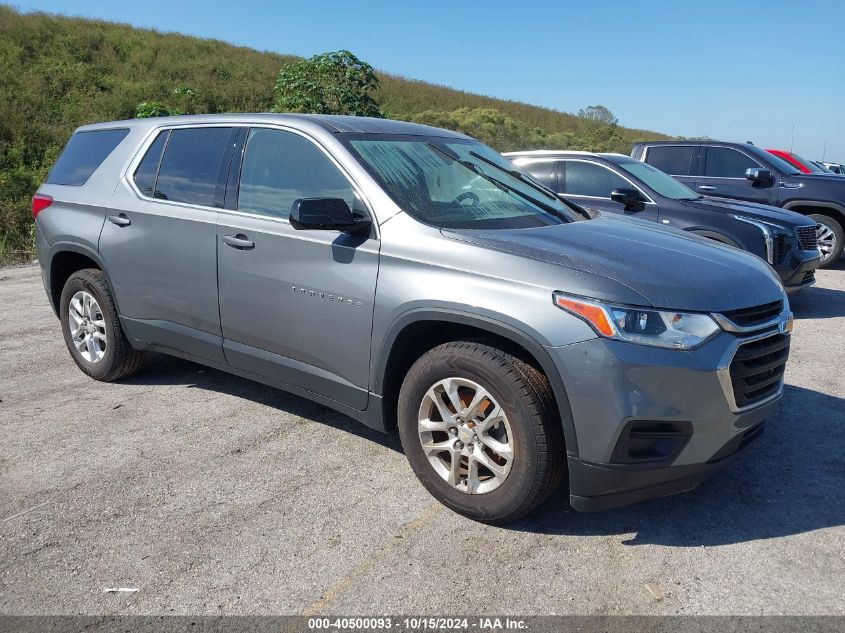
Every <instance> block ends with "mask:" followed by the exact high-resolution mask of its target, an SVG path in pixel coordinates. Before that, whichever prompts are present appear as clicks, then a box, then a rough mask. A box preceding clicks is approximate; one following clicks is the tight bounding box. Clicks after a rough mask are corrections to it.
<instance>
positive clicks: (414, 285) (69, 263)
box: [33, 114, 792, 523]
mask: <svg viewBox="0 0 845 633" xmlns="http://www.w3.org/2000/svg"><path fill="white" fill-rule="evenodd" d="M577 211H578V207H577V205H573V204H571V203H567V202H566V201H565V200H559V199H558V198H556V196H555V195H554V194H553V193H552V192H550V191H548V190H547V189H545V188H544V187H543V186H542V185H539V184H538V183H536V182H535V181H534V180H532V179H531V178H530V177H529V176H527V175H526V174H525V173H523V172H521V171H519V170H518V169H516V168H514V166H513V165H511V164H510V163H509V162H508V161H506V160H505V159H504V158H502V157H501V156H500V155H499V154H497V153H496V152H495V151H493V150H492V149H490V148H488V147H486V146H484V145H482V144H481V143H478V142H477V141H475V140H473V139H471V138H468V137H466V136H463V135H461V134H456V133H453V132H449V131H446V130H441V129H436V128H431V127H426V126H420V125H414V124H410V123H403V122H398V121H388V120H379V119H366V118H354V117H340V116H309V115H259V114H243V115H220V116H217V115H215V116H190V117H187V116H186V117H176V118H159V119H146V120H134V121H120V122H113V123H103V124H98V125H90V126H85V127H82V128H80V129H78V130H77V131H76V132H75V133H74V135H73V136H72V137H71V139H70V141H69V142H68V145H67V147H66V148H65V150H64V152H63V154H62V155H61V157H60V158H59V160H58V161H57V163H56V165H55V166H54V168H53V170H52V171H51V173H50V175H49V177H48V179H47V181H46V183H44V184H43V185H42V186H41V188H40V189H39V190H38V193H37V195H36V196H35V198H34V199H33V214H34V215H35V216H36V219H35V224H36V227H35V235H36V242H37V248H38V253H39V261H40V263H41V266H42V272H43V279H44V286H45V289H46V291H47V295H48V297H49V299H50V302H51V303H52V305H53V308H54V309H55V311H56V313H57V315H58V316H59V318H60V319H61V328H62V333H63V335H64V338H65V341H66V343H67V346H68V349H69V350H70V354H71V356H72V357H73V360H74V361H75V362H76V364H77V365H78V366H79V368H80V369H82V371H84V372H85V373H86V374H88V375H89V376H91V377H92V378H95V379H97V380H103V381H113V380H119V379H123V378H126V377H127V376H129V375H130V374H132V373H133V372H135V371H137V370H139V369H140V368H141V366H142V357H143V353H144V352H145V351H147V350H155V351H158V352H164V353H167V354H172V355H175V356H180V357H183V358H187V359H190V360H193V361H196V362H198V363H202V364H204V365H208V366H211V367H215V368H218V369H221V370H223V371H226V372H230V373H232V374H237V375H240V376H245V377H247V378H251V379H254V380H258V381H261V382H264V383H267V384H270V385H274V386H277V387H279V388H281V389H285V390H287V391H290V392H293V393H295V394H299V395H301V396H303V397H306V398H310V399H312V400H315V401H317V402H320V403H323V404H325V405H327V406H330V407H333V408H335V409H337V410H339V411H341V412H343V413H345V414H347V415H349V416H351V417H353V418H355V419H357V420H360V421H361V422H363V423H364V424H366V425H368V426H371V427H373V428H375V429H380V430H384V431H394V430H398V432H399V435H400V437H401V440H402V445H403V447H404V449H405V453H406V455H407V457H408V460H409V462H410V464H411V467H412V468H413V470H414V472H415V473H416V475H417V477H418V478H419V479H420V481H421V482H422V483H423V485H424V486H425V487H426V488H427V489H428V490H429V491H430V492H431V494H433V495H434V496H435V497H436V498H437V499H439V500H440V501H442V502H443V503H444V504H446V505H447V506H448V507H450V508H452V509H454V510H455V511H457V512H460V513H462V514H464V515H466V516H468V517H471V518H473V519H477V520H480V521H485V522H491V523H497V522H506V521H511V520H513V519H515V518H517V517H519V516H521V515H523V514H525V513H526V512H528V511H530V510H532V509H533V508H535V507H536V506H538V505H539V504H540V503H541V502H542V501H543V500H544V499H545V498H546V497H548V496H549V494H551V492H552V491H553V490H554V489H555V488H556V487H557V486H558V485H559V484H560V483H561V482H562V481H563V480H568V487H569V492H570V502H571V504H572V505H573V506H574V507H575V508H576V509H578V510H597V509H604V508H610V507H614V506H619V505H622V504H626V503H630V502H633V501H638V500H641V499H645V498H649V497H655V496H662V495H667V494H673V493H677V492H682V491H685V490H689V489H691V488H693V487H695V486H696V485H698V484H699V483H701V482H702V481H704V480H705V479H706V478H707V477H708V476H710V475H711V474H712V473H713V472H714V471H715V470H717V469H718V468H720V467H722V466H723V465H724V464H726V463H727V462H728V461H730V460H731V459H732V458H733V457H734V456H736V455H737V454H738V453H739V452H740V451H741V449H743V448H744V447H745V446H747V445H748V444H749V443H750V442H751V441H752V440H753V439H755V438H756V437H758V436H759V434H760V432H761V430H762V428H763V420H764V418H765V417H766V416H767V414H769V413H770V412H771V411H772V409H773V407H775V406H776V404H777V400H778V399H779V398H780V397H781V394H782V391H783V372H784V366H785V363H786V360H787V356H788V353H789V340H790V337H789V332H790V329H791V325H792V315H791V312H790V309H789V303H788V301H787V298H786V295H785V294H784V290H783V286H782V285H781V283H780V281H779V280H778V278H777V276H776V275H775V274H774V273H773V272H772V270H771V268H769V266H768V265H767V264H766V263H765V262H763V261H762V260H760V259H759V258H756V257H754V256H752V255H749V254H747V253H744V252H741V251H739V250H737V249H734V248H730V247H726V246H721V245H718V244H714V243H712V242H710V241H707V240H705V239H703V238H699V237H696V236H694V235H690V234H685V233H681V232H679V231H676V230H674V229H671V228H662V227H655V226H654V225H653V224H651V223H645V222H641V221H638V220H634V219H628V218H620V217H600V218H597V219H594V220H584V218H583V216H582V215H580V214H579V213H578V212H577ZM356 463H357V462H356Z"/></svg>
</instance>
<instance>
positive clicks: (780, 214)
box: [680, 197, 816, 228]
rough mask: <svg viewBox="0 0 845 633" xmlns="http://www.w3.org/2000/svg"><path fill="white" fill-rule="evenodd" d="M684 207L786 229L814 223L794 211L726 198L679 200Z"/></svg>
mask: <svg viewBox="0 0 845 633" xmlns="http://www.w3.org/2000/svg"><path fill="white" fill-rule="evenodd" d="M680 202H681V204H682V205H684V206H685V207H693V208H696V209H703V210H705V211H721V212H722V213H735V214H736V215H742V216H745V217H749V218H754V219H755V220H763V221H764V222H774V223H775V224H779V225H781V226H784V227H787V228H794V227H796V226H813V225H815V224H816V223H815V222H813V221H812V220H811V219H810V218H808V217H806V216H803V215H801V214H800V213H795V212H794V211H787V210H785V209H779V208H778V207H772V206H769V205H767V204H758V203H756V202H745V201H744V200H729V199H726V198H710V197H702V198H699V199H697V200H681V201H680Z"/></svg>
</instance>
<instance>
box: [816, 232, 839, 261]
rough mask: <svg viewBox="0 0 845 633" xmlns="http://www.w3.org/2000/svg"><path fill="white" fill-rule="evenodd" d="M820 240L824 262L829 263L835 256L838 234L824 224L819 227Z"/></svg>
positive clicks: (820, 250) (820, 249)
mask: <svg viewBox="0 0 845 633" xmlns="http://www.w3.org/2000/svg"><path fill="white" fill-rule="evenodd" d="M818 240H819V252H820V253H821V255H822V261H827V260H828V259H830V257H831V256H832V255H833V252H834V250H835V249H836V234H835V233H834V232H833V229H831V228H830V227H829V226H826V225H824V224H819V225H818Z"/></svg>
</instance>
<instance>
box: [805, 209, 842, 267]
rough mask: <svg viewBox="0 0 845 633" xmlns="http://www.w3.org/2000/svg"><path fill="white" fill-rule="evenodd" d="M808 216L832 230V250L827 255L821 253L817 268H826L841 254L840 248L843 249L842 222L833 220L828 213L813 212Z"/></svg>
mask: <svg viewBox="0 0 845 633" xmlns="http://www.w3.org/2000/svg"><path fill="white" fill-rule="evenodd" d="M810 217H811V218H813V220H815V221H816V222H818V223H819V224H823V225H824V226H826V227H827V228H829V229H830V230H831V231H832V232H833V239H834V246H833V251H832V252H831V253H830V254H829V255H828V256H827V257H825V256H824V255H822V263H821V264H820V265H819V268H827V267H828V266H832V265H833V264H835V263H836V262H837V260H838V259H839V258H840V257H841V256H842V250H843V249H845V230H843V228H842V224H840V223H839V222H837V221H836V220H834V219H833V218H832V217H830V216H829V215H821V214H819V213H813V214H811V215H810Z"/></svg>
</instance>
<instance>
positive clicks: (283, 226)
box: [217, 127, 379, 409]
mask: <svg viewBox="0 0 845 633" xmlns="http://www.w3.org/2000/svg"><path fill="white" fill-rule="evenodd" d="M245 141H246V142H245V149H244V151H243V153H242V155H243V158H242V161H241V163H242V164H241V165H240V169H239V170H238V169H237V167H236V166H235V165H233V172H238V171H239V173H240V182H239V183H237V182H236V183H232V184H230V187H229V189H230V192H231V193H235V194H236V195H234V196H230V195H229V193H230V192H227V196H226V205H225V206H226V207H227V208H226V209H223V210H221V211H220V217H219V224H218V228H217V249H218V277H219V288H220V319H221V324H222V331H223V338H224V343H223V345H224V352H225V355H226V359H227V361H228V362H229V363H230V364H231V365H233V366H234V367H237V368H239V369H242V370H245V371H248V372H251V373H254V374H258V375H261V376H265V377H268V378H272V379H274V380H277V381H280V382H283V383H286V384H287V385H292V386H294V387H297V388H300V389H304V390H307V391H310V392H313V393H317V394H321V395H323V396H326V397H328V398H331V399H332V400H335V401H338V402H341V403H343V404H346V405H347V406H351V407H353V408H356V409H365V408H366V406H367V400H368V388H369V363H370V339H371V332H372V322H373V301H374V299H375V290H376V276H377V273H378V257H379V241H378V239H377V238H376V236H375V230H374V233H373V235H372V236H369V237H353V236H350V235H348V234H345V233H340V232H338V231H316V230H312V231H309V230H296V229H294V228H293V227H292V226H291V224H290V222H289V221H288V216H289V214H290V211H291V207H292V205H293V203H294V201H295V200H297V199H299V198H325V197H330V198H342V199H344V200H345V201H346V202H347V204H349V205H350V207H351V208H352V209H353V210H354V211H356V212H359V213H363V214H368V211H367V209H366V207H365V206H364V205H363V202H362V200H361V198H360V195H359V194H358V191H357V189H356V188H355V186H354V184H353V183H352V181H351V180H350V178H349V177H348V175H347V174H345V173H344V172H343V170H342V169H340V167H339V166H338V165H337V164H336V163H335V162H334V161H333V160H332V159H331V158H330V157H329V155H328V153H327V152H325V151H324V150H323V149H322V148H321V147H319V146H318V145H317V144H316V143H315V142H314V141H312V140H311V139H309V138H306V137H305V136H304V135H302V134H300V133H298V132H296V131H293V130H285V129H278V128H267V127H254V128H251V129H250V130H249V133H248V135H247V136H246V139H245Z"/></svg>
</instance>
